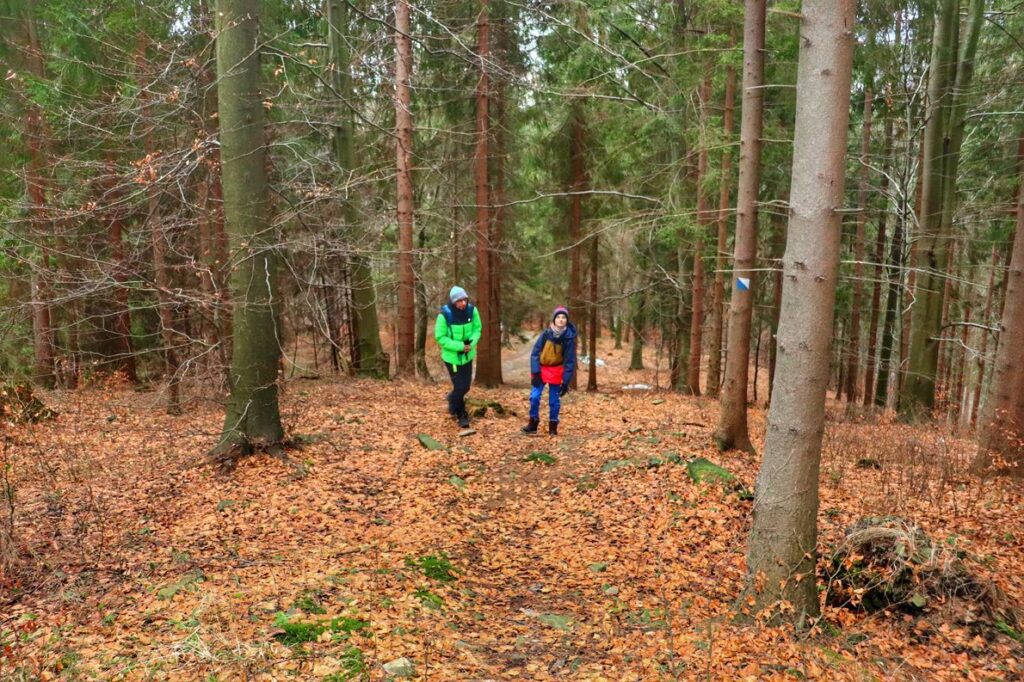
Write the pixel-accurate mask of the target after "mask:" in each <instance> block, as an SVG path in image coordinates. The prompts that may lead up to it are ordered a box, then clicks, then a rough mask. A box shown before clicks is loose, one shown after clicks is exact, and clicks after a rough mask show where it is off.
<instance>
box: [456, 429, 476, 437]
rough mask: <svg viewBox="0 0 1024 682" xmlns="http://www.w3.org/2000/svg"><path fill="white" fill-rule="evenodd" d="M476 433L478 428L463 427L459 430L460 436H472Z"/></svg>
mask: <svg viewBox="0 0 1024 682" xmlns="http://www.w3.org/2000/svg"><path fill="white" fill-rule="evenodd" d="M474 433H476V429H463V430H461V431H459V438H465V437H466V436H472V435H473V434H474Z"/></svg>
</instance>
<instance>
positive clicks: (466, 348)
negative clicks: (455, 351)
mask: <svg viewBox="0 0 1024 682" xmlns="http://www.w3.org/2000/svg"><path fill="white" fill-rule="evenodd" d="M471 350H473V344H471V343H467V344H465V345H464V346H463V347H462V352H463V353H468V352H469V351H471Z"/></svg>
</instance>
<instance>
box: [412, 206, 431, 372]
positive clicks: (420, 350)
mask: <svg viewBox="0 0 1024 682" xmlns="http://www.w3.org/2000/svg"><path fill="white" fill-rule="evenodd" d="M417 244H418V246H419V251H420V253H421V254H422V253H424V252H425V251H426V247H427V232H426V230H424V229H423V226H422V225H421V226H420V231H419V238H418V241H417ZM423 261H424V257H423V256H422V255H420V256H417V258H416V345H415V348H414V352H415V354H416V374H417V376H419V377H420V378H422V379H426V380H428V381H429V380H430V368H429V367H427V337H428V333H427V332H428V329H427V327H428V325H429V323H430V316H429V315H428V314H427V285H426V284H425V283H424V281H423V280H424V277H423V267H424V266H423Z"/></svg>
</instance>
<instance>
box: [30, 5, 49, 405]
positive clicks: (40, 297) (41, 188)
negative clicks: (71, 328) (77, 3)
mask: <svg viewBox="0 0 1024 682" xmlns="http://www.w3.org/2000/svg"><path fill="white" fill-rule="evenodd" d="M34 10H35V3H29V4H28V5H27V7H26V8H25V9H24V15H23V21H24V25H23V31H24V36H23V41H24V45H23V46H22V48H23V49H24V50H25V60H26V67H27V69H28V71H29V72H30V73H31V74H32V75H33V77H35V78H36V79H38V80H40V81H41V80H43V78H44V77H45V73H44V71H45V65H44V61H43V54H42V47H41V45H40V43H39V37H38V34H37V32H36V25H35V16H34ZM25 102H26V106H25V110H24V111H23V112H22V113H23V115H24V125H25V128H24V130H25V140H26V145H25V146H26V148H27V152H28V164H27V165H26V167H25V190H26V194H27V195H28V200H29V210H28V214H29V225H30V227H31V231H32V236H31V239H32V241H35V242H37V243H38V244H40V257H39V264H38V266H35V265H34V266H33V268H32V274H31V277H30V279H31V281H30V287H31V298H32V339H33V344H32V345H33V351H34V354H35V369H34V376H33V379H34V380H35V381H36V382H38V383H39V384H41V385H43V386H45V387H46V388H53V387H54V386H56V385H57V373H56V367H55V362H54V330H53V311H52V308H51V298H52V294H51V291H50V279H51V273H50V254H49V251H50V249H49V248H48V245H49V244H50V235H51V234H53V232H54V229H53V221H52V219H51V218H50V217H48V215H47V214H48V208H47V205H46V185H47V181H46V166H47V160H46V147H47V143H46V127H45V126H46V123H45V119H44V117H43V111H42V109H41V108H40V107H39V106H38V105H37V104H35V102H33V101H32V100H31V99H29V98H28V97H27V95H26V96H25Z"/></svg>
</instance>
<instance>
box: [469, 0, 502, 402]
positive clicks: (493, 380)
mask: <svg viewBox="0 0 1024 682" xmlns="http://www.w3.org/2000/svg"><path fill="white" fill-rule="evenodd" d="M488 12H489V8H488V0H480V13H479V15H478V16H477V58H478V59H479V60H480V78H479V80H478V81H477V86H476V135H477V138H476V157H475V159H474V165H475V169H476V172H475V182H476V292H477V297H478V299H479V300H480V301H481V302H482V303H483V305H479V306H477V310H479V311H480V322H481V324H482V325H483V333H482V334H481V336H480V342H479V343H478V344H477V347H476V380H477V382H478V383H480V384H482V385H483V386H487V387H494V386H497V385H499V383H500V382H499V379H498V372H499V370H500V362H499V361H498V355H497V350H498V348H499V347H500V345H499V346H495V345H494V334H493V327H494V326H495V325H497V324H498V321H497V320H496V319H494V309H493V304H494V301H493V296H492V294H493V290H492V284H491V275H490V271H491V262H492V260H493V256H492V246H491V207H490V196H491V189H490V178H489V173H488V153H487V143H488V141H489V140H488V138H489V136H490V132H489V127H490V108H489V105H488V100H489V99H490V92H489V90H490V83H489V78H488V61H489V59H490V45H489V40H490V35H489V34H490V23H489V20H488V19H489V17H488Z"/></svg>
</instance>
